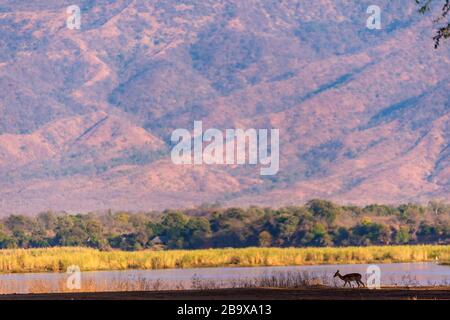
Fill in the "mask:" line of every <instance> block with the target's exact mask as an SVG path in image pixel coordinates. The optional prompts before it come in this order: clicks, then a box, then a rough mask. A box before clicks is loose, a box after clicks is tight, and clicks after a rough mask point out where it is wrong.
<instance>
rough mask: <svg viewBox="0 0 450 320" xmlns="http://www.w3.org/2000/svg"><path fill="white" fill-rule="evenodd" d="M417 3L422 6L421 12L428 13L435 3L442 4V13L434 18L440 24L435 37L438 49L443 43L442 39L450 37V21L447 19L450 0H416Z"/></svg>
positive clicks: (435, 45) (449, 10) (435, 44)
mask: <svg viewBox="0 0 450 320" xmlns="http://www.w3.org/2000/svg"><path fill="white" fill-rule="evenodd" d="M415 1H416V4H417V5H418V6H419V7H420V8H419V12H420V13H421V14H426V13H428V12H431V11H432V9H433V8H434V5H440V6H441V13H440V14H439V16H438V17H437V18H436V19H435V20H434V22H435V23H437V24H439V25H440V26H439V27H438V29H437V31H436V35H435V36H434V37H433V40H434V47H435V48H436V49H437V48H438V47H439V45H440V43H441V40H442V39H447V38H450V22H448V21H446V18H447V16H448V15H449V12H450V0H437V1H436V0H415ZM438 2H439V4H437V3H438Z"/></svg>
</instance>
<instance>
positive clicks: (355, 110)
mask: <svg viewBox="0 0 450 320" xmlns="http://www.w3.org/2000/svg"><path fill="white" fill-rule="evenodd" d="M74 2H76V4H77V5H79V6H80V7H81V11H82V16H81V23H82V24H81V30H70V29H68V28H67V27H66V18H67V15H66V8H67V7H68V6H69V5H72V4H75V3H74ZM372 2H373V1H347V0H333V1H331V0H317V1H306V0H296V1H294V0H292V1H291V0H289V1H287V0H286V1H272V0H264V1H260V0H246V1H235V0H202V1H195V0H183V1H182V0H179V1H176V0H160V1H143V0H118V1H112V0H98V1H93V0H84V1H80V0H78V1H72V0H70V1H66V0H42V1H33V2H30V1H13V0H0V115H1V117H0V214H6V213H11V212H24V213H35V212H39V211H42V210H46V209H54V210H68V211H77V210H79V211H88V210H98V209H108V208H112V209H133V210H141V209H162V208H166V207H172V208H173V207H189V206H193V205H198V204H201V203H212V202H220V203H222V204H224V205H251V204H259V205H282V204H293V203H302V202H304V201H306V200H308V199H311V198H317V197H320V198H326V199H330V200H334V201H337V202H340V203H355V204H365V203H371V202H384V203H398V202H409V201H411V202H425V201H427V200H429V199H441V200H449V199H450V148H449V145H450V93H449V92H450V90H449V89H450V72H449V71H450V58H449V57H450V55H449V53H450V46H449V45H448V44H447V43H444V44H443V45H442V46H441V48H439V49H438V50H435V49H434V48H433V41H432V36H433V33H434V30H433V26H432V21H431V18H430V17H422V16H420V15H419V14H418V13H417V7H416V6H415V4H414V1H412V0H411V1H409V2H408V1H404V0H393V1H388V0H380V1H377V2H378V3H379V5H380V7H381V8H382V29H381V30H369V29H368V28H366V19H367V17H368V16H369V15H368V14H367V13H366V10H367V7H368V6H369V5H371V4H372ZM194 120H202V121H203V123H204V126H205V127H208V128H209V127H215V128H218V129H225V128H235V127H238V128H278V129H280V144H281V145H280V158H281V161H280V171H279V173H278V174H277V175H275V176H260V175H259V170H258V169H257V168H255V167H252V166H224V165H197V166H188V165H174V164H173V163H172V162H171V159H170V149H171V142H170V135H171V132H172V131H173V129H175V128H187V129H189V130H191V129H192V126H193V121H194Z"/></svg>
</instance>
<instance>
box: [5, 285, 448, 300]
mask: <svg viewBox="0 0 450 320" xmlns="http://www.w3.org/2000/svg"><path fill="white" fill-rule="evenodd" d="M423 299H426V300H450V287H420V288H410V287H395V288H381V289H379V290H376V289H373V290H369V289H343V288H329V287H315V288H301V289H277V288H248V289H247V288H236V289H215V290H175V291H158V292H152V291H135V292H89V293H81V292H79V293H56V294H22V295H17V294H16V295H0V300H423Z"/></svg>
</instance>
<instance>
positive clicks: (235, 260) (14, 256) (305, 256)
mask: <svg viewBox="0 0 450 320" xmlns="http://www.w3.org/2000/svg"><path fill="white" fill-rule="evenodd" d="M429 261H438V262H440V263H448V262H450V245H445V246H433V245H417V246H371V247H345V248H243V249H205V250H167V251H150V250H146V251H135V252H126V251H99V250H96V249H89V248H76V247H73V248H72V247H64V248H45V249H8V250H0V272H1V273H30V272H66V270H67V267H69V266H71V265H76V266H78V267H79V268H80V270H82V271H102V270H103V271H104V270H130V269H171V268H207V267H230V266H231V267H234V266H239V267H254V266H301V265H317V264H356V263H400V262H429Z"/></svg>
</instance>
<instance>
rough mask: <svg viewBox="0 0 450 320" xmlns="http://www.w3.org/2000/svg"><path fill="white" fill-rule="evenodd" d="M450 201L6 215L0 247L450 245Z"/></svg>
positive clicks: (0, 225) (317, 202)
mask: <svg viewBox="0 0 450 320" xmlns="http://www.w3.org/2000/svg"><path fill="white" fill-rule="evenodd" d="M449 243H450V205H448V204H445V203H441V202H435V201H432V202H430V203H428V204H427V205H417V204H403V205H399V206H388V205H377V204H374V205H368V206H365V207H358V206H340V205H337V204H335V203H332V202H329V201H326V200H320V199H316V200H311V201H309V202H308V203H306V204H305V205H303V206H289V207H284V208H278V209H274V208H261V207H249V208H221V207H217V206H206V205H204V206H201V207H199V208H195V209H187V210H166V211H163V212H145V213H131V212H125V211H120V212H112V211H109V212H106V213H88V214H66V213H53V212H42V213H40V214H38V215H36V216H24V215H10V216H7V217H4V218H2V219H0V248H39V247H55V246H82V247H92V248H98V249H101V250H109V249H121V250H128V251H133V250H142V249H150V248H152V249H199V248H224V247H234V248H242V247H258V246H259V247H308V246H314V247H323V246H352V245H356V246H367V245H392V244H449Z"/></svg>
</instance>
